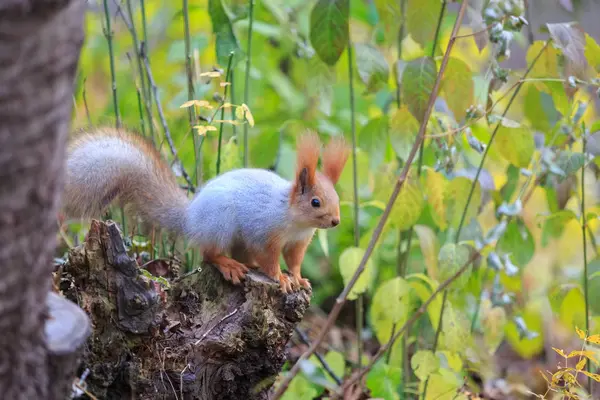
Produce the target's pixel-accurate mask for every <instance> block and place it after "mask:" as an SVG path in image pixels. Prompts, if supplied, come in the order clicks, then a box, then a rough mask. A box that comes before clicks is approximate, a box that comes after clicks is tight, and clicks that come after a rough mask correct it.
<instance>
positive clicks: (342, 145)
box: [323, 136, 350, 184]
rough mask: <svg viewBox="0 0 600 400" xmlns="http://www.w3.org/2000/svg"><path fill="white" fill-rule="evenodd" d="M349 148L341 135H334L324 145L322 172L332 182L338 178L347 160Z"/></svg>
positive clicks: (335, 181)
mask: <svg viewBox="0 0 600 400" xmlns="http://www.w3.org/2000/svg"><path fill="white" fill-rule="evenodd" d="M349 154H350V149H349V148H348V146H347V145H346V141H345V140H344V138H343V136H335V137H334V138H332V139H331V141H330V142H329V143H328V144H327V146H326V147H325V151H324V152H323V173H324V174H325V176H326V177H328V178H329V179H330V180H331V182H333V183H334V184H335V183H337V181H338V179H340V175H341V174H342V171H343V170H344V165H346V161H347V160H348V155H349Z"/></svg>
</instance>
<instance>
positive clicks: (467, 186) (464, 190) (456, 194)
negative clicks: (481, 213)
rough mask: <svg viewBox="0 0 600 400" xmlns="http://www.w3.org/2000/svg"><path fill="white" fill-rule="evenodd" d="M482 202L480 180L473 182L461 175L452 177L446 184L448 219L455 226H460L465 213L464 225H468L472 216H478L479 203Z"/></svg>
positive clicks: (445, 203)
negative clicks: (469, 199)
mask: <svg viewBox="0 0 600 400" xmlns="http://www.w3.org/2000/svg"><path fill="white" fill-rule="evenodd" d="M473 184H475V190H474V191H473V196H472V198H471V202H470V203H469V207H468V208H467V209H466V211H465V205H466V204H467V199H468V197H469V193H470V192H471V186H472V185H473ZM480 204H481V186H480V185H479V183H478V182H473V181H471V180H470V179H469V178H466V177H464V176H460V177H457V178H454V179H452V180H451V181H450V182H449V183H448V185H447V186H446V191H445V192H444V205H445V206H446V211H447V214H446V215H447V221H448V223H449V224H450V225H451V226H453V227H458V224H459V223H460V220H461V217H462V215H463V213H464V214H465V222H464V226H467V225H468V224H469V222H470V221H471V219H472V218H475V217H476V216H477V211H478V210H479V205H480Z"/></svg>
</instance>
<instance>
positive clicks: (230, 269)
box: [216, 257, 248, 285]
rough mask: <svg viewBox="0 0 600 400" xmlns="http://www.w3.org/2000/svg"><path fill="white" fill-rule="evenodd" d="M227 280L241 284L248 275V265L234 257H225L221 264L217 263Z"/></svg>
mask: <svg viewBox="0 0 600 400" xmlns="http://www.w3.org/2000/svg"><path fill="white" fill-rule="evenodd" d="M216 265H217V267H218V268H219V271H221V274H223V277H225V279H226V280H228V281H231V282H233V284H234V285H239V284H240V283H241V281H243V280H244V278H245V277H246V273H247V272H248V267H246V266H245V265H244V264H242V263H240V262H237V261H235V260H233V259H229V258H225V257H223V259H222V260H220V263H219V264H216Z"/></svg>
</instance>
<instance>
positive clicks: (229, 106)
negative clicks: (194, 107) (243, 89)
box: [219, 103, 233, 108]
mask: <svg viewBox="0 0 600 400" xmlns="http://www.w3.org/2000/svg"><path fill="white" fill-rule="evenodd" d="M231 107H233V104H231V103H223V105H221V107H219V108H231Z"/></svg>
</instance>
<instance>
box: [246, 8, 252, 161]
mask: <svg viewBox="0 0 600 400" xmlns="http://www.w3.org/2000/svg"><path fill="white" fill-rule="evenodd" d="M249 2H250V10H249V11H248V19H249V21H250V22H249V24H248V46H247V48H246V71H244V73H245V75H246V76H245V77H244V104H246V105H247V106H248V102H249V101H250V100H249V99H250V65H251V62H252V23H253V21H254V0H249ZM249 162H250V151H249V149H248V124H244V167H247V166H248V163H249Z"/></svg>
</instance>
